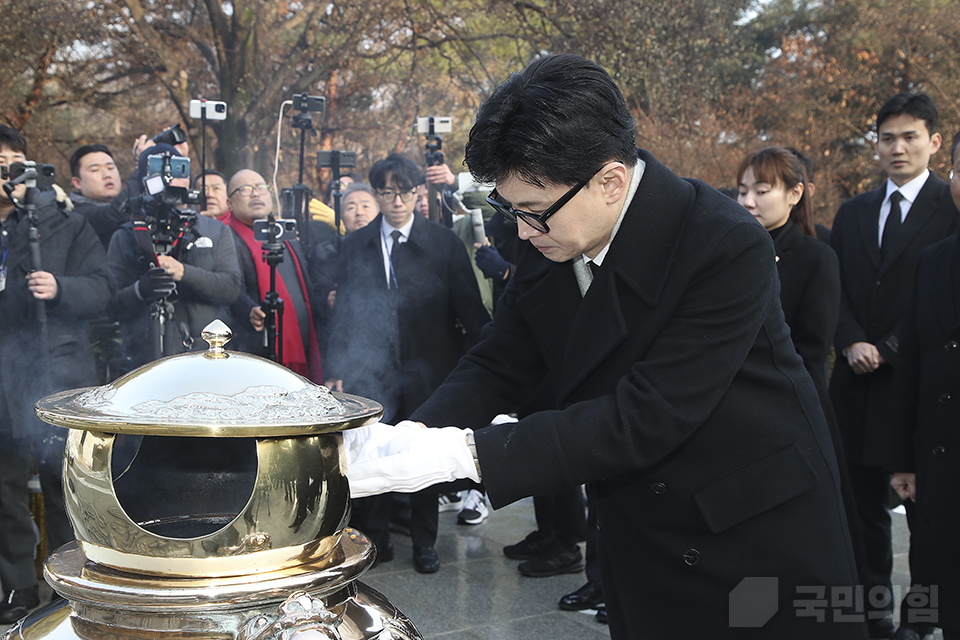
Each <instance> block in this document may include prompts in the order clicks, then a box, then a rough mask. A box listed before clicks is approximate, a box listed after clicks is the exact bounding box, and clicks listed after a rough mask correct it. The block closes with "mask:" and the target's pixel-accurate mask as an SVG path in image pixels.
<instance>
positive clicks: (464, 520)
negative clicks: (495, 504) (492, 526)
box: [457, 489, 490, 524]
mask: <svg viewBox="0 0 960 640" xmlns="http://www.w3.org/2000/svg"><path fill="white" fill-rule="evenodd" d="M489 515H490V511H489V510H488V509H487V498H486V496H484V495H483V494H482V493H480V492H479V491H477V490H476V489H470V491H468V492H467V498H466V500H464V501H463V509H462V510H461V511H460V513H458V514H457V524H480V523H481V522H483V521H484V520H486V519H487V516H489Z"/></svg>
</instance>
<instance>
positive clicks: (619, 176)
mask: <svg viewBox="0 0 960 640" xmlns="http://www.w3.org/2000/svg"><path fill="white" fill-rule="evenodd" d="M635 140H636V130H635V124H634V120H633V118H632V116H631V115H630V112H629V109H628V108H627V106H626V103H625V101H624V99H623V96H622V94H621V93H620V91H619V89H617V87H616V85H615V84H614V83H613V80H612V79H611V78H610V76H609V75H607V73H606V72H605V71H604V70H603V69H602V68H600V67H599V66H597V65H596V64H594V63H592V62H590V61H588V60H585V59H583V58H580V57H579V56H574V55H558V56H546V57H543V58H540V59H538V60H537V61H535V62H534V63H533V64H531V65H530V66H529V67H528V68H527V69H525V70H524V71H522V72H520V73H519V74H517V75H515V76H513V77H512V78H510V79H508V80H507V82H505V83H504V84H503V85H501V86H500V87H499V88H498V89H497V90H496V91H495V92H494V94H493V95H492V96H491V97H490V98H489V99H488V100H487V101H486V102H485V103H484V104H483V105H482V106H481V108H480V110H479V112H478V114H477V122H476V124H475V125H474V127H473V129H472V130H471V132H470V138H469V142H468V143H467V148H466V162H467V164H468V165H469V167H470V170H471V172H472V173H473V174H474V176H475V178H477V179H478V181H481V182H490V183H495V184H496V187H497V188H496V191H495V192H494V193H492V194H491V196H490V199H491V203H492V204H494V205H495V206H496V208H498V209H499V210H500V211H501V212H502V213H504V214H505V215H507V216H509V217H514V218H517V219H518V220H519V224H518V233H519V236H520V238H521V239H522V240H526V241H527V242H526V243H525V246H524V247H523V249H521V251H520V256H519V259H518V261H517V268H516V273H515V274H514V276H513V278H512V279H511V282H510V284H509V285H508V288H507V291H506V292H505V293H504V295H503V297H502V298H501V299H500V303H499V307H498V309H497V313H496V317H495V318H494V320H493V322H492V323H490V324H489V325H487V327H486V328H485V329H484V334H483V339H482V341H481V342H480V344H478V345H477V346H476V347H474V348H473V349H472V350H471V351H470V352H469V353H468V354H467V355H466V356H465V357H464V358H463V359H462V360H461V361H460V363H459V364H458V366H457V368H456V369H455V370H454V372H453V373H451V374H450V376H449V377H448V378H447V380H446V381H445V382H444V383H443V385H442V386H441V387H440V388H439V389H438V390H437V391H436V392H435V393H434V394H433V395H432V396H431V398H430V399H429V400H428V401H427V402H426V403H424V405H423V406H421V407H420V409H418V410H417V411H416V412H414V414H413V416H412V418H411V420H412V421H419V422H421V423H423V424H427V425H430V426H441V425H456V426H457V427H463V428H466V429H464V430H462V431H458V430H457V429H455V428H451V427H447V428H433V429H424V428H422V427H421V426H418V424H417V423H416V422H405V423H401V424H398V425H397V426H395V427H386V426H381V425H376V426H372V427H365V428H364V430H363V431H361V432H359V433H356V434H354V433H351V432H349V431H348V432H345V434H344V441H345V445H346V447H347V460H348V472H349V474H350V484H351V491H357V492H358V493H366V492H376V491H378V490H382V487H383V486H384V485H386V486H390V487H393V486H398V485H399V486H404V487H407V488H416V487H417V486H418V481H419V482H435V481H436V480H437V479H438V478H439V479H449V478H451V477H459V476H465V477H470V478H472V479H474V480H477V479H478V478H480V477H482V480H483V482H484V485H485V486H486V489H487V492H488V495H489V496H490V500H491V502H492V504H493V505H494V506H495V507H497V506H503V505H506V504H509V503H511V502H513V501H514V500H517V499H520V498H522V497H525V496H531V495H539V494H544V493H548V492H551V491H557V490H559V489H562V488H565V487H572V486H576V485H579V484H581V483H592V484H593V487H594V490H595V492H596V499H597V513H598V521H599V532H600V537H601V545H600V564H601V573H602V581H603V595H604V599H605V601H606V604H607V610H608V619H609V622H610V633H611V636H612V637H613V638H614V639H615V640H621V639H624V638H638V639H639V638H718V637H725V638H726V637H751V638H777V639H779V640H782V639H784V638H786V639H791V638H797V639H799V638H804V639H806V638H812V637H816V638H864V637H866V625H865V624H864V623H863V619H862V617H861V618H860V623H859V624H857V623H854V622H846V623H837V621H836V619H835V617H834V614H836V613H840V612H839V611H837V610H834V611H829V612H826V611H825V612H824V613H826V615H825V616H817V615H814V614H813V612H812V610H811V607H812V606H815V605H813V604H812V602H813V599H815V598H821V599H822V598H826V600H824V604H823V605H821V606H823V607H827V606H830V607H835V606H836V605H837V599H836V598H835V597H831V594H833V595H835V594H836V588H844V589H846V590H847V591H848V592H850V593H851V594H852V592H853V585H854V584H855V582H856V576H855V573H856V570H855V567H854V561H853V554H852V550H851V546H850V541H849V537H848V535H847V533H846V526H845V519H844V515H843V509H842V506H841V504H840V497H839V492H838V483H839V481H838V473H837V468H836V464H835V462H832V461H831V459H832V457H833V455H834V453H833V447H832V446H831V443H830V436H829V434H828V432H827V427H826V423H825V421H824V417H823V413H822V411H821V410H820V405H819V401H818V399H817V392H816V389H815V388H814V385H813V382H812V381H811V379H810V377H809V375H808V374H807V373H806V371H805V370H804V368H803V363H802V361H801V360H800V358H799V356H797V354H796V350H795V349H794V348H793V345H792V343H791V341H790V332H789V330H788V329H787V326H786V324H785V323H784V320H783V313H782V311H781V309H780V300H779V296H778V293H779V285H778V278H777V271H776V262H775V255H774V251H773V244H772V242H771V240H770V236H769V234H768V233H767V232H766V231H765V230H764V229H763V227H762V226H760V225H759V224H757V222H756V221H755V220H754V219H753V218H752V217H751V216H750V215H749V214H748V213H747V212H746V211H745V210H744V209H743V208H742V207H740V206H739V205H737V204H736V203H734V202H733V201H731V200H730V199H729V198H727V197H725V196H723V195H722V194H720V193H719V192H718V191H716V190H714V189H712V188H710V187H709V186H707V185H705V184H703V183H701V182H698V181H694V180H682V179H680V178H679V177H677V176H676V175H674V174H673V173H671V172H670V171H669V170H668V169H667V168H666V167H664V166H663V165H661V164H660V163H659V162H657V160H656V159H655V158H654V157H653V156H652V155H650V154H649V153H647V152H646V151H643V150H637V149H636V148H635V146H634V145H635ZM538 389H543V390H545V391H547V392H548V394H549V396H550V398H551V406H550V408H549V409H546V410H542V411H537V412H534V413H532V414H530V415H528V416H526V417H524V418H523V419H521V420H520V421H519V422H516V423H512V424H505V425H498V426H489V427H487V426H486V425H487V424H488V423H489V421H490V418H491V417H492V416H493V415H494V414H496V413H503V412H508V411H511V410H513V409H515V408H517V407H519V406H521V405H522V404H523V403H524V402H525V401H526V400H528V399H529V398H531V397H532V396H533V394H534V393H535V392H536V391H537V390H538ZM470 429H476V431H471V430H470ZM384 440H385V441H384ZM384 454H386V455H384ZM817 594H820V595H819V596H818V595H817ZM827 602H832V604H827ZM850 604H851V609H850V611H852V602H851V603H850ZM818 617H820V619H821V620H822V622H819V621H817V618H818ZM747 627H750V628H749V629H746V628H747Z"/></svg>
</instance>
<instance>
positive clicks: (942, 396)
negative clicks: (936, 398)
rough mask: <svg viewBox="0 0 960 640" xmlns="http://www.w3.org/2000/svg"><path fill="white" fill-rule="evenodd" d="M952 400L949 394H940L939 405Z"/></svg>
mask: <svg viewBox="0 0 960 640" xmlns="http://www.w3.org/2000/svg"><path fill="white" fill-rule="evenodd" d="M952 399H953V396H951V395H950V394H949V393H946V392H944V393H941V394H940V404H947V403H948V402H950V400H952Z"/></svg>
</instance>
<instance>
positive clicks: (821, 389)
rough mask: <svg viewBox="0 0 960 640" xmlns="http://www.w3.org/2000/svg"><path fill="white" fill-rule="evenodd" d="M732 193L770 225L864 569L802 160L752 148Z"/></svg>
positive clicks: (830, 322)
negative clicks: (833, 396)
mask: <svg viewBox="0 0 960 640" xmlns="http://www.w3.org/2000/svg"><path fill="white" fill-rule="evenodd" d="M737 183H738V185H739V190H740V196H739V197H738V198H737V201H738V202H739V203H740V204H741V205H742V206H743V207H744V208H745V209H746V210H747V211H749V212H750V213H752V214H753V216H754V217H755V218H756V219H757V220H758V221H759V222H760V224H762V225H763V227H764V228H765V229H766V230H767V231H769V232H770V236H771V237H772V238H773V246H774V249H776V252H777V272H778V274H779V276H780V306H781V307H782V308H783V316H784V319H785V320H786V322H787V326H788V327H790V338H791V339H792V340H793V346H794V348H796V350H797V353H798V354H799V355H800V358H801V359H802V360H803V366H804V368H806V370H807V372H808V373H809V374H810V377H811V378H813V383H814V386H816V388H817V394H818V395H819V396H820V405H821V406H822V407H823V413H824V415H825V417H826V418H827V425H828V426H829V427H830V436H831V438H832V439H833V447H834V449H835V450H836V454H837V465H838V466H839V471H840V492H841V495H842V496H843V503H844V508H845V509H846V514H847V525H848V527H849V528H850V539H851V541H852V542H853V549H854V556H855V558H856V561H857V571H858V573H859V574H860V576H861V581H863V578H864V576H866V575H867V574H866V566H867V565H866V556H865V552H864V549H863V537H862V534H861V532H860V526H859V518H857V516H856V505H855V503H854V500H853V493H852V489H851V488H850V479H849V475H848V473H847V467H846V458H845V457H844V455H843V444H842V441H841V440H840V432H839V429H838V428H837V420H836V417H835V416H834V413H833V405H832V404H831V403H830V395H829V393H828V380H829V375H828V371H827V369H828V366H829V365H828V359H829V357H830V345H831V343H832V342H833V334H834V330H835V329H836V327H837V317H838V314H839V310H840V269H839V264H838V261H837V255H836V254H835V253H834V252H833V249H831V248H830V245H828V244H827V243H825V242H823V241H821V240H818V239H817V236H816V229H815V227H814V224H813V215H812V211H811V202H810V201H811V194H809V193H807V190H806V185H807V184H808V183H809V179H808V177H807V176H806V173H805V171H804V168H803V165H802V164H801V162H800V160H799V159H798V158H797V157H796V155H794V154H793V153H792V152H790V151H788V150H787V149H784V148H783V147H766V148H764V149H761V150H759V151H755V152H754V153H751V154H750V155H748V156H747V157H746V158H744V159H743V161H742V162H741V163H740V167H739V168H738V169H737Z"/></svg>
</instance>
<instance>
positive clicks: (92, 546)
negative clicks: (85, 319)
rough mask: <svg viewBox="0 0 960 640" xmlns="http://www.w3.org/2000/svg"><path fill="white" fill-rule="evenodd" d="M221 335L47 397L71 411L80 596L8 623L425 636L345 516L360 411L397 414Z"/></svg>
mask: <svg viewBox="0 0 960 640" xmlns="http://www.w3.org/2000/svg"><path fill="white" fill-rule="evenodd" d="M203 337H204V339H205V340H206V341H207V342H208V343H209V345H210V348H209V350H208V351H206V352H202V353H201V352H194V353H185V354H181V355H177V356H171V357H168V358H163V359H160V360H157V361H155V362H152V363H150V364H148V365H145V366H143V367H141V368H140V369H138V370H136V371H134V372H132V373H130V374H128V375H126V376H124V377H122V378H120V379H118V380H116V381H114V382H113V383H111V384H108V385H104V386H102V387H95V388H90V389H79V390H73V391H65V392H61V393H57V394H53V395H50V396H48V397H46V398H44V399H43V400H41V401H40V402H38V403H37V415H39V416H40V418H42V419H43V420H45V421H46V422H49V423H51V424H54V425H58V426H61V427H66V428H68V429H70V435H69V436H68V438H67V445H66V450H65V452H64V466H63V482H64V496H65V500H66V504H67V511H68V515H69V516H70V520H71V522H72V523H73V527H74V531H75V533H76V537H77V541H76V542H75V543H70V544H67V545H65V546H63V547H62V548H60V549H59V550H58V551H56V552H55V553H53V554H51V555H50V557H49V558H47V561H46V563H45V565H44V575H45V577H46V580H47V582H48V583H49V584H50V585H51V586H52V587H53V589H54V590H55V591H56V592H57V593H58V594H60V595H61V596H62V597H63V598H64V600H61V601H59V602H56V603H53V604H51V605H48V606H47V607H44V608H42V609H39V610H37V611H35V612H33V613H32V614H30V615H29V616H27V617H26V618H24V619H23V620H21V621H20V622H19V623H17V625H15V626H14V627H12V628H11V629H10V630H9V631H8V633H7V635H6V636H4V640H37V639H40V638H43V639H47V640H61V639H62V640H74V639H84V640H112V639H117V640H119V639H123V638H159V637H163V638H171V639H176V640H188V639H196V640H201V639H202V640H221V639H222V640H273V639H276V640H324V639H327V640H367V639H371V640H372V639H378V640H413V639H416V638H420V637H421V636H420V634H419V632H418V631H417V629H416V627H415V626H414V625H413V623H412V622H410V620H409V619H407V617H406V616H404V615H403V614H402V613H401V612H400V611H398V610H397V609H396V608H395V607H393V606H392V605H391V604H390V603H389V602H388V601H387V600H386V598H384V597H383V596H382V595H381V594H379V593H377V592H376V591H375V590H373V589H371V588H370V587H367V586H366V585H364V584H363V583H361V582H358V581H357V578H358V577H359V576H360V575H361V574H362V573H363V572H364V571H365V570H366V569H367V568H368V567H369V566H370V565H371V564H372V563H373V560H374V557H375V553H376V552H375V550H374V548H373V545H372V544H371V543H370V541H369V540H368V539H367V538H366V536H364V535H363V534H362V533H360V532H358V531H355V530H353V529H350V528H346V524H347V521H348V520H349V514H350V501H349V496H350V491H349V486H348V483H347V478H346V475H345V469H346V465H345V463H344V460H343V458H342V436H341V434H340V432H341V431H343V430H344V429H350V428H353V427H358V426H361V425H364V424H367V423H368V422H370V421H372V420H376V419H377V418H379V417H380V416H381V414H382V408H381V406H380V405H379V404H377V403H376V402H373V401H371V400H367V399H365V398H360V397H357V396H351V395H347V394H342V393H332V392H330V391H329V390H328V389H326V388H325V387H322V386H318V385H315V384H313V383H312V382H310V381H309V380H306V379H305V378H303V377H301V376H299V375H297V374H295V373H293V372H291V371H290V370H289V369H286V368H285V367H282V366H280V365H278V364H276V363H274V362H271V361H269V360H265V359H263V358H258V357H256V356H251V355H248V354H243V353H237V352H227V351H225V350H224V348H223V347H224V345H225V344H226V343H227V342H228V341H229V340H230V338H231V333H230V330H229V329H228V328H227V326H226V325H224V324H223V323H222V322H220V321H216V322H213V323H211V324H210V325H209V326H208V327H207V328H206V330H205V331H204V334H203Z"/></svg>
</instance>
